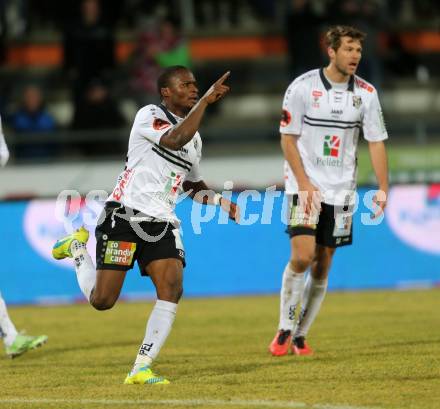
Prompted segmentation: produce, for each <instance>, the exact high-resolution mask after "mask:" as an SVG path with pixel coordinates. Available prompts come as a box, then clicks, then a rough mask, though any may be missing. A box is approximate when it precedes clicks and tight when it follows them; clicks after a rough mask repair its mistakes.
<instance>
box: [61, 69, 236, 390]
mask: <svg viewBox="0 0 440 409" xmlns="http://www.w3.org/2000/svg"><path fill="white" fill-rule="evenodd" d="M228 76H229V72H227V73H225V74H224V75H223V76H222V77H221V78H220V79H219V80H218V81H216V82H215V83H214V84H213V85H212V86H211V88H209V90H208V91H207V92H206V93H205V95H203V96H202V97H201V98H200V99H199V97H198V89H197V84H196V80H195V78H194V75H193V73H192V72H191V71H190V70H189V69H187V68H186V67H183V66H173V67H169V68H167V69H165V71H164V72H163V73H162V74H161V75H160V77H159V78H158V91H159V94H160V96H161V98H162V103H161V104H160V105H147V106H145V107H143V108H142V109H140V110H139V112H138V113H137V115H136V118H135V120H134V124H133V127H132V130H131V134H130V140H129V145H128V155H127V161H126V164H125V169H124V171H123V172H122V173H121V175H120V176H119V178H118V181H117V184H116V187H115V189H114V190H113V193H112V194H111V195H110V196H109V198H108V199H107V202H106V205H105V208H104V214H103V217H102V218H103V219H104V220H103V222H102V223H100V224H99V225H98V226H97V228H96V232H95V235H96V240H97V245H96V270H95V266H94V265H93V262H92V260H91V258H90V256H89V254H88V252H87V248H86V243H87V240H88V236H89V233H88V231H87V230H85V229H84V228H80V229H79V230H77V231H76V232H74V233H72V234H71V235H69V236H67V237H65V238H63V239H60V240H58V241H57V243H56V244H55V246H54V248H53V256H54V257H55V258H56V259H62V258H65V257H71V258H73V260H74V264H75V270H76V274H77V279H78V284H79V286H80V288H81V290H82V292H83V293H84V295H85V297H86V298H87V300H88V301H89V302H90V304H91V305H92V306H93V307H95V308H96V309H98V310H106V309H109V308H111V307H112V306H113V305H114V304H115V302H116V300H117V299H118V297H119V293H120V291H121V288H122V284H123V282H124V279H125V275H126V273H127V270H129V269H131V268H132V267H133V265H134V262H135V261H137V262H138V265H139V268H140V271H141V274H142V275H144V276H149V277H150V278H151V280H152V282H153V283H154V285H155V287H156V293H157V301H156V304H155V306H154V308H153V311H152V313H151V315H150V317H149V320H148V323H147V328H146V332H145V337H144V340H143V342H142V344H141V347H140V348H139V352H138V354H137V357H136V360H135V363H134V366H133V368H132V370H131V372H130V373H129V374H128V375H127V377H126V379H125V382H124V383H126V384H167V383H169V381H168V380H167V379H165V378H164V377H162V376H158V375H156V374H155V373H154V372H153V371H152V370H151V364H152V362H153V360H154V359H155V358H156V357H157V355H158V354H159V351H160V349H161V348H162V346H163V344H164V342H165V340H166V339H167V337H168V334H169V333H170V331H171V327H172V325H173V321H174V318H175V315H176V310H177V303H178V302H179V299H180V297H181V295H182V275H183V267H184V266H185V251H184V248H183V244H182V240H181V238H180V234H179V228H178V226H179V221H178V219H177V217H176V215H175V213H174V208H175V205H176V201H177V198H178V196H179V193H180V192H181V191H182V190H184V191H186V192H189V195H190V196H191V198H192V199H193V200H196V201H198V202H200V203H204V204H211V205H219V206H221V208H222V209H223V210H225V211H227V212H229V216H230V217H231V218H232V219H234V220H238V218H239V209H238V207H237V206H236V205H235V204H234V203H231V202H230V201H229V200H227V199H225V198H223V197H222V196H221V195H220V194H219V193H215V192H213V191H210V190H208V187H207V186H206V184H205V182H204V181H203V180H202V177H201V175H200V172H199V162H200V158H201V154H202V140H201V138H200V135H199V132H198V131H197V130H198V128H199V126H200V122H201V120H202V117H203V114H204V112H205V110H206V108H207V106H208V105H209V104H213V103H214V102H216V101H218V100H219V99H220V98H222V97H223V96H224V95H225V94H226V93H227V92H228V91H229V87H228V86H227V85H225V84H224V82H225V81H226V79H227V78H228Z"/></svg>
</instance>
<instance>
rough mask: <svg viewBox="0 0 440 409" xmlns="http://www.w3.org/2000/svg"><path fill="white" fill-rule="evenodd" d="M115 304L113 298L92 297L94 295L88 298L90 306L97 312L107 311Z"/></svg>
mask: <svg viewBox="0 0 440 409" xmlns="http://www.w3.org/2000/svg"><path fill="white" fill-rule="evenodd" d="M115 303H116V299H115V298H114V297H102V296H101V297H100V296H94V294H92V296H91V297H90V304H91V305H92V307H93V308H95V309H96V310H98V311H104V310H109V309H110V308H112V307H113V306H114V305H115Z"/></svg>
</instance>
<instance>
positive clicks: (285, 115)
mask: <svg viewBox="0 0 440 409" xmlns="http://www.w3.org/2000/svg"><path fill="white" fill-rule="evenodd" d="M291 121H292V115H290V112H289V111H287V110H285V109H283V112H282V113H281V122H280V125H281V126H287V125H289V124H290V122H291Z"/></svg>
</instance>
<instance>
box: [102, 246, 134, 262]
mask: <svg viewBox="0 0 440 409" xmlns="http://www.w3.org/2000/svg"><path fill="white" fill-rule="evenodd" d="M135 251H136V243H130V242H128V241H112V240H109V241H108V242H107V248H106V249H105V256H104V263H105V264H117V265H119V266H129V265H131V262H132V261H133V255H134V252H135Z"/></svg>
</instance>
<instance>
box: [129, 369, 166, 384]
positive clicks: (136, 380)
mask: <svg viewBox="0 0 440 409" xmlns="http://www.w3.org/2000/svg"><path fill="white" fill-rule="evenodd" d="M169 383H170V381H169V380H168V379H165V378H164V377H163V376H158V375H156V374H155V373H154V372H153V371H152V370H151V368H150V367H149V366H148V365H145V366H143V367H142V368H141V369H139V370H138V371H137V372H133V371H132V372H130V373H129V374H128V375H127V377H126V378H125V381H124V384H125V385H145V384H146V385H148V384H149V385H168V384H169Z"/></svg>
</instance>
